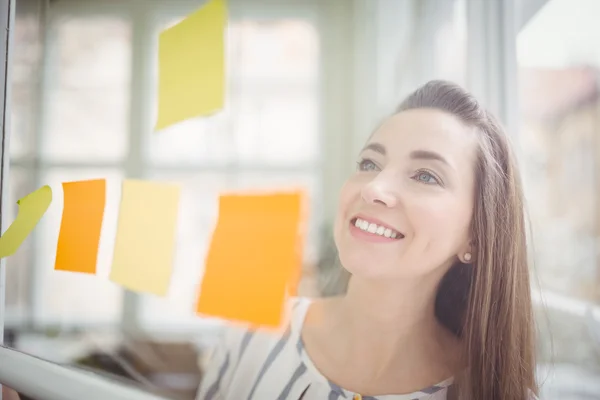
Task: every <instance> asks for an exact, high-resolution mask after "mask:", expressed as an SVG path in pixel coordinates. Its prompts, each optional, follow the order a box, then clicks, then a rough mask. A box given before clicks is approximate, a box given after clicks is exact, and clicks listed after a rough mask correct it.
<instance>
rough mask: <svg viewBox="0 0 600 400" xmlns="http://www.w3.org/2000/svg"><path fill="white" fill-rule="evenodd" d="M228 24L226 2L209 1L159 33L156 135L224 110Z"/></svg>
mask: <svg viewBox="0 0 600 400" xmlns="http://www.w3.org/2000/svg"><path fill="white" fill-rule="evenodd" d="M226 23H227V10H226V5H225V0H208V1H207V2H206V4H205V5H204V6H203V7H202V8H200V9H199V10H197V11H196V12H194V13H193V14H191V15H189V16H188V17H187V18H186V19H184V20H183V21H181V22H180V23H178V24H177V25H175V26H173V27H171V28H168V29H166V30H164V31H163V32H161V33H160V36H159V38H158V74H159V75H158V118H157V121H156V130H160V129H163V128H165V127H167V126H169V125H173V124H175V123H177V122H181V121H184V120H186V119H189V118H193V117H198V116H202V115H208V114H212V113H214V112H216V111H218V110H220V109H221V108H223V104H224V102H225V27H226Z"/></svg>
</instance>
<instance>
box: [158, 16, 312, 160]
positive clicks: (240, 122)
mask: <svg viewBox="0 0 600 400" xmlns="http://www.w3.org/2000/svg"><path fill="white" fill-rule="evenodd" d="M168 25H170V23H167V24H165V25H164V26H168ZM164 26H161V28H163V27H164ZM157 34H158V31H157ZM227 38H228V61H227V66H228V69H229V72H228V77H229V82H228V95H227V100H226V105H225V110H223V111H222V112H221V113H218V114H217V115H215V116H211V117H207V118H194V119H191V120H188V121H185V122H183V123H180V124H177V125H174V126H172V127H170V128H167V129H165V130H163V131H161V132H159V133H151V134H150V137H149V139H148V141H149V152H150V154H149V157H150V160H151V162H152V163H154V164H182V163H184V164H207V163H208V164H210V163H212V164H215V163H218V164H227V163H231V162H236V161H243V162H253V163H261V164H264V163H273V164H277V165H285V164H298V163H306V162H313V161H315V157H316V153H317V150H316V149H317V142H318V124H317V112H316V110H317V103H318V99H319V94H318V90H317V88H318V86H317V74H316V71H317V68H316V65H317V64H318V61H319V59H318V53H317V51H316V45H317V43H316V33H315V29H314V28H313V27H312V26H311V25H310V24H308V23H306V22H304V21H301V20H299V21H294V20H289V21H287V20H286V21H273V22H268V23H267V22H265V23H258V22H256V21H255V22H252V21H242V22H235V21H234V22H232V23H231V24H230V26H229V33H228V35H227ZM260 49H262V50H260ZM259 50H260V52H261V54H262V53H265V52H266V53H268V54H271V53H273V56H272V57H271V56H269V57H268V59H269V60H268V62H267V64H268V69H267V70H265V71H263V70H262V69H261V68H263V67H264V68H267V67H265V65H263V64H261V63H263V60H262V59H261V57H255V56H254V55H253V52H256V51H259ZM157 71H158V69H157V68H156V66H155V79H158V78H157V77H158V72H157ZM154 115H156V112H155V113H154ZM154 119H155V116H154V117H153V120H154Z"/></svg>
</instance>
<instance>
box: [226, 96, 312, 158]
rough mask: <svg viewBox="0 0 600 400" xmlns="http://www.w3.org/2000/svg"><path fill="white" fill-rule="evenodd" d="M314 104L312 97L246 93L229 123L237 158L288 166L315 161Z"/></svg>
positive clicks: (241, 97)
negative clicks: (230, 123)
mask: <svg viewBox="0 0 600 400" xmlns="http://www.w3.org/2000/svg"><path fill="white" fill-rule="evenodd" d="M317 125H318V122H317V103H316V101H315V96H314V94H312V93H310V92H308V93H305V94H294V93H290V91H289V90H288V91H285V90H282V91H279V92H274V93H268V94H266V93H263V94H261V95H259V94H256V93H252V92H251V91H247V92H245V93H244V95H243V96H240V102H239V109H238V113H237V118H236V119H235V120H234V121H233V126H232V128H233V130H234V134H235V147H236V153H237V158H238V159H239V160H241V161H243V162H248V163H258V164H273V165H286V164H287V165H289V164H300V163H305V164H306V163H311V162H312V163H314V162H316V157H317V151H318V150H317V149H318V145H319V144H318V137H317V131H318V126H317Z"/></svg>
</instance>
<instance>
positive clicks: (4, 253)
mask: <svg viewBox="0 0 600 400" xmlns="http://www.w3.org/2000/svg"><path fill="white" fill-rule="evenodd" d="M51 202H52V189H51V188H50V186H48V185H46V186H42V187H41V188H39V189H38V190H36V191H35V192H31V193H29V194H28V195H27V196H25V197H23V198H21V199H20V200H18V201H17V204H18V205H19V213H18V214H17V218H15V220H14V221H13V223H12V224H11V225H10V226H9V227H8V229H7V230H6V232H4V234H3V235H2V237H0V258H3V257H8V256H11V255H13V254H15V253H16V251H17V250H18V249H19V247H21V244H23V242H24V241H25V239H26V238H27V236H29V234H30V233H31V231H33V228H35V226H36V225H37V224H38V222H40V219H42V217H43V216H44V214H45V213H46V210H48V207H49V206H50V203H51Z"/></svg>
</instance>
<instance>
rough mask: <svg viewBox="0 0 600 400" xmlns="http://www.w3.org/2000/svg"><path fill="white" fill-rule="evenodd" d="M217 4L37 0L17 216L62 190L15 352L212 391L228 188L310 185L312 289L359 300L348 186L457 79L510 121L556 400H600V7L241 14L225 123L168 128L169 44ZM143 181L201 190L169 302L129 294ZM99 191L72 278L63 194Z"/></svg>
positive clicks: (189, 209)
mask: <svg viewBox="0 0 600 400" xmlns="http://www.w3.org/2000/svg"><path fill="white" fill-rule="evenodd" d="M203 3H204V1H202V0H169V1H158V0H102V1H92V0H17V1H16V27H15V30H14V32H13V47H12V49H13V53H12V63H13V64H12V65H13V67H12V82H10V84H11V99H10V100H11V102H12V106H11V107H12V114H11V131H10V157H11V166H10V175H9V177H8V179H9V197H8V204H7V205H8V207H12V209H11V210H10V211H11V215H9V216H8V220H9V221H12V219H13V218H14V216H15V215H16V212H17V205H16V201H17V200H18V199H19V198H21V197H22V196H24V195H26V194H28V193H30V192H31V191H33V190H35V189H37V188H38V187H40V186H42V185H44V184H50V185H51V186H52V187H53V189H56V190H54V193H55V199H54V201H53V203H52V205H51V206H50V209H49V210H48V212H47V213H46V215H45V216H44V218H43V219H42V221H41V222H40V225H39V226H38V227H37V228H36V230H35V231H34V233H33V234H32V235H31V236H30V237H29V238H28V239H27V240H26V242H25V243H24V244H23V246H22V247H21V248H20V250H19V251H18V253H17V254H16V255H14V256H12V257H10V258H8V260H7V271H6V274H7V278H6V279H7V284H6V319H5V341H6V342H7V343H8V344H9V345H11V346H13V347H15V348H17V349H21V350H24V351H27V352H29V353H33V354H35V355H38V356H41V357H43V358H47V359H50V360H53V361H56V362H59V363H65V364H77V365H80V366H82V367H85V368H93V369H94V370H96V371H103V372H104V373H109V374H114V375H119V376H121V377H123V378H125V379H128V380H131V381H135V382H137V383H138V384H140V385H142V386H143V387H144V388H147V389H148V390H151V391H161V392H164V393H168V394H169V395H170V396H172V397H177V398H182V399H186V398H188V399H189V398H193V395H194V393H195V390H196V387H197V385H198V382H199V380H200V378H201V374H202V365H203V362H204V360H205V359H206V354H207V349H208V347H210V346H211V344H212V343H213V342H214V339H215V335H216V333H217V332H218V329H219V326H220V324H219V322H218V321H216V320H208V319H202V318H199V317H197V316H195V315H194V312H193V305H194V299H195V296H196V291H197V283H198V282H199V280H200V279H201V276H202V273H203V260H204V257H205V255H206V251H207V246H208V244H209V239H210V235H211V231H212V229H213V227H214V223H215V221H216V216H217V214H216V211H217V200H218V194H219V193H220V192H221V191H223V190H226V189H240V188H255V187H261V188H280V187H288V186H302V187H305V188H306V189H307V190H308V191H309V193H310V195H311V201H312V205H311V219H310V224H309V225H310V229H309V232H310V234H309V238H308V241H307V246H306V249H305V266H304V276H303V280H302V285H301V294H303V295H308V296H320V295H331V294H334V293H338V292H340V291H343V289H344V284H345V280H344V277H343V276H342V275H340V274H339V271H338V269H337V267H336V262H335V261H336V255H335V249H334V248H333V244H332V242H331V237H330V233H329V231H330V229H329V227H330V223H331V221H332V218H333V215H334V210H335V206H336V202H337V194H338V188H339V187H340V185H341V184H342V182H343V181H344V179H345V176H346V175H347V173H348V172H349V171H350V170H351V169H352V168H353V166H354V161H355V157H356V155H357V153H358V150H359V149H360V148H361V146H362V144H363V142H364V140H365V139H366V138H367V136H368V135H369V133H370V132H371V130H372V129H373V128H374V126H375V125H376V124H377V122H378V121H380V120H381V118H383V117H384V116H385V115H386V114H387V113H389V112H390V111H391V110H392V109H393V108H394V107H395V106H396V105H397V103H398V102H399V101H400V100H401V99H402V98H403V97H404V96H405V95H407V94H408V93H409V92H410V91H411V90H413V89H415V88H416V87H417V86H418V85H420V84H422V83H424V82H425V81H427V80H429V79H433V78H443V79H449V80H453V81H455V82H457V83H459V84H462V85H464V86H466V87H467V88H469V89H470V90H471V91H472V92H474V93H475V94H476V95H477V96H479V98H480V99H481V100H482V101H483V102H484V103H485V104H487V105H488V107H490V108H491V109H492V110H493V111H494V112H495V113H496V114H497V115H498V116H499V117H500V118H501V119H502V121H503V122H504V124H505V126H506V127H507V128H508V130H509V132H510V134H511V136H512V140H513V142H514V146H515V148H516V149H517V153H518V155H519V158H520V160H519V162H520V165H521V168H522V173H523V178H524V181H525V189H526V196H527V203H528V211H529V218H530V219H531V225H532V235H531V237H530V241H531V244H532V249H533V253H534V254H533V258H534V260H535V265H534V266H533V273H534V278H535V279H534V293H535V300H536V311H537V312H538V326H539V331H540V338H541V341H540V347H539V370H540V375H539V376H540V382H541V383H542V384H543V387H542V391H543V396H542V398H544V399H546V398H547V399H561V400H565V399H600V251H599V250H600V172H599V171H600V96H599V94H600V92H599V87H600V86H599V79H600V74H599V71H600V25H599V24H598V23H597V18H598V17H600V1H597V0H229V2H228V3H229V16H230V21H229V26H228V32H227V40H228V47H227V48H228V59H227V68H228V89H227V90H228V99H227V106H226V108H225V110H224V111H223V112H221V113H219V114H217V115H216V116H213V117H211V118H198V119H193V120H189V121H186V122H184V123H181V124H178V125H176V126H173V127H171V128H168V129H167V130H165V131H162V132H160V133H155V132H153V125H154V122H155V116H156V87H157V45H158V34H159V32H160V31H161V30H162V29H164V28H165V27H168V26H170V25H172V24H173V23H176V22H177V21H179V20H181V19H182V18H183V17H185V15H187V14H188V13H190V12H191V11H193V10H195V9H196V8H198V7H199V6H201V5H202V4H203ZM552 143H554V144H552ZM125 177H127V178H142V179H152V180H165V181H172V182H177V183H179V184H181V185H182V188H183V192H182V202H181V207H180V210H179V212H180V215H179V220H180V221H179V223H178V240H177V251H176V259H175V269H174V275H173V279H172V283H171V288H170V292H169V295H168V296H167V297H166V298H157V297H155V296H146V295H139V294H135V293H131V292H127V291H125V290H123V289H122V288H120V287H119V286H117V285H115V284H113V283H112V282H110V281H109V280H108V272H109V268H110V263H111V260H112V246H113V243H114V238H115V232H116V221H117V212H118V204H119V198H120V184H121V180H122V179H123V178H125ZM88 178H106V179H107V184H108V186H107V208H106V212H105V219H104V224H103V228H102V236H101V243H100V252H99V256H98V270H99V273H98V276H84V275H79V274H70V273H65V272H58V271H53V264H54V257H55V251H56V242H57V238H58V230H59V226H60V218H61V213H62V198H61V196H62V191H61V190H60V183H61V182H64V181H70V180H80V179H88Z"/></svg>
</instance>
